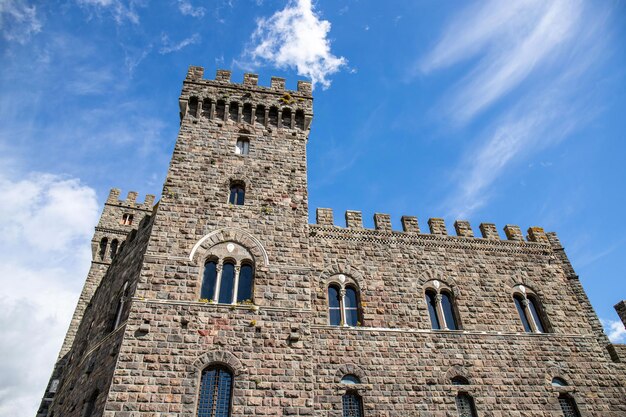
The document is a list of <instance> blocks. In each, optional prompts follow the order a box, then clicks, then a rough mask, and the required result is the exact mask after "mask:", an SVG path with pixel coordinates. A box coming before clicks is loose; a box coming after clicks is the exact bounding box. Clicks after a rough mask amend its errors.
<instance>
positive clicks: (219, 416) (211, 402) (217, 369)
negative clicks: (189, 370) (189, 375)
mask: <svg viewBox="0 0 626 417" xmlns="http://www.w3.org/2000/svg"><path fill="white" fill-rule="evenodd" d="M232 393H233V375H232V373H231V372H230V371H229V370H228V369H227V368H226V367H224V366H221V365H213V366H209V367H208V368H206V369H205V370H204V371H202V376H201V379H200V395H199V396H198V413H197V417H230V409H231V402H232V395H233V394H232Z"/></svg>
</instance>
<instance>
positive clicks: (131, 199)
mask: <svg viewBox="0 0 626 417" xmlns="http://www.w3.org/2000/svg"><path fill="white" fill-rule="evenodd" d="M120 193H121V191H120V189H119V188H111V191H109V196H108V197H107V200H106V204H107V205H114V206H120V207H127V208H132V209H137V210H150V211H151V210H152V207H153V206H154V200H155V198H156V197H155V196H154V194H146V197H145V199H144V201H143V202H137V196H138V193H137V192H136V191H129V192H128V194H127V195H126V198H125V199H124V200H121V199H120Z"/></svg>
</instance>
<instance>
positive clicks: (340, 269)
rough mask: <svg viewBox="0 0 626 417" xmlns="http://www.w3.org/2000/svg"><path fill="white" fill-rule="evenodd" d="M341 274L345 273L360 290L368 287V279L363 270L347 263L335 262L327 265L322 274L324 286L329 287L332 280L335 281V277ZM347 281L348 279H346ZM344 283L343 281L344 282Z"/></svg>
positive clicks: (321, 279) (321, 281)
mask: <svg viewBox="0 0 626 417" xmlns="http://www.w3.org/2000/svg"><path fill="white" fill-rule="evenodd" d="M339 275H344V276H345V277H346V280H348V279H349V280H350V281H351V282H353V283H354V284H355V285H356V286H357V289H358V290H359V291H365V290H366V289H367V280H365V279H364V278H363V274H361V272H360V271H359V270H358V269H356V268H354V267H352V266H350V265H349V264H347V263H341V264H340V263H338V262H337V263H333V264H331V265H329V266H328V267H326V269H324V270H323V271H322V273H321V274H320V283H321V284H322V285H323V287H324V288H325V287H328V284H330V283H331V282H335V279H334V278H335V277H337V276H339ZM346 283H347V281H346ZM342 285H343V283H342Z"/></svg>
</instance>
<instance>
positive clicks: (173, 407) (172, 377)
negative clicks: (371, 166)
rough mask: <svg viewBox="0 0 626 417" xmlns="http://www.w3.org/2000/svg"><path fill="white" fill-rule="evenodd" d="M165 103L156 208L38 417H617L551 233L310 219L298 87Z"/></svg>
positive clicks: (215, 86) (89, 307)
mask: <svg viewBox="0 0 626 417" xmlns="http://www.w3.org/2000/svg"><path fill="white" fill-rule="evenodd" d="M179 103H180V118H181V119H180V120H181V125H180V131H179V134H178V138H177V141H176V146H175V149H174V152H173V156H172V160H171V163H170V166H169V170H168V174H167V177H166V180H165V184H164V187H163V192H162V198H161V201H160V202H159V203H158V204H157V205H156V206H155V207H154V210H153V211H152V214H151V215H145V216H143V218H142V220H141V221H140V222H139V223H138V224H137V225H136V229H133V230H132V231H131V232H130V233H129V234H128V236H127V237H126V240H125V244H124V247H123V248H122V249H120V250H118V251H117V253H116V254H115V256H114V257H113V259H112V260H111V262H110V265H108V266H106V265H105V268H103V275H101V279H100V283H99V285H98V286H97V289H96V291H95V292H94V293H93V296H91V297H90V298H91V300H90V302H88V303H87V304H86V307H84V308H83V307H81V305H79V309H80V310H81V313H77V314H78V316H77V320H79V321H80V323H79V325H78V328H77V330H76V331H75V336H72V335H68V338H69V339H71V338H72V337H73V339H74V340H73V343H72V344H71V348H70V350H69V351H68V352H67V353H66V354H65V355H64V356H63V358H64V362H63V367H62V368H60V371H59V373H58V378H57V379H59V381H60V382H59V384H58V387H57V389H56V394H55V395H54V396H52V395H50V397H51V399H50V406H49V407H48V410H47V415H48V416H49V417H52V416H57V417H59V416H62V417H100V416H106V417H241V416H249V415H253V416H312V415H315V416H320V417H335V416H343V417H361V416H364V415H365V416H369V417H374V416H375V417H392V416H406V415H409V416H419V417H426V416H429V417H431V416H444V415H445V416H457V415H458V416H461V417H468V416H469V417H476V416H481V417H503V416H509V415H519V416H522V415H524V416H526V415H528V416H530V415H532V416H537V417H563V416H564V417H587V416H589V417H591V416H594V417H595V416H602V417H622V416H624V415H626V389H625V387H624V383H623V381H624V380H625V375H626V368H625V363H626V357H625V356H624V355H625V354H626V349H624V348H623V346H619V345H613V344H611V343H609V341H608V339H607V337H606V335H605V334H604V332H603V330H602V327H601V324H600V322H599V320H598V318H597V316H596V315H595V313H594V311H593V309H592V308H591V305H590V303H589V301H588V299H587V297H586V295H585V293H584V291H583V289H582V286H581V284H580V281H579V279H578V276H577V275H576V274H575V272H574V270H573V268H572V266H571V265H570V263H569V260H568V259H567V256H566V255H565V251H564V249H563V246H562V245H561V243H560V242H559V240H558V238H557V237H556V235H555V234H553V233H545V232H544V230H543V229H542V228H539V227H531V228H530V229H528V235H527V236H526V237H524V235H523V234H522V231H521V229H520V228H519V227H518V226H514V225H507V226H505V227H504V236H501V234H500V233H499V232H498V230H497V228H496V226H495V225H494V224H492V223H482V224H481V225H480V226H479V230H480V236H478V235H475V234H474V230H473V229H472V227H471V225H470V224H469V222H467V221H457V222H455V224H454V229H455V231H456V235H454V236H451V235H450V234H449V233H448V228H447V226H446V224H445V221H444V220H443V219H440V218H431V219H429V220H428V231H425V230H422V229H420V224H419V223H418V219H417V218H415V217H412V216H404V217H402V231H396V230H393V229H392V227H391V218H390V216H389V215H387V214H382V213H377V214H375V215H374V225H375V227H374V229H366V228H364V227H363V221H362V214H361V212H360V211H354V210H350V211H347V212H346V213H345V219H346V223H345V227H340V226H338V225H335V222H334V217H333V212H332V210H330V209H318V210H317V222H316V224H311V225H310V224H308V198H307V172H306V142H307V139H308V134H309V128H310V124H311V121H312V115H313V113H312V95H311V85H310V84H309V83H306V82H299V83H298V87H297V90H295V91H290V90H286V89H285V82H284V80H282V79H280V78H272V80H271V83H270V86H269V87H263V86H259V85H257V76H255V75H252V74H246V75H245V76H244V79H243V83H241V84H238V83H233V82H231V80H230V72H228V71H222V70H220V71H218V72H217V76H216V78H215V79H214V80H207V79H204V78H203V69H202V68H199V67H190V69H189V72H188V73H187V77H186V78H185V80H184V82H183V89H182V94H181V96H180V99H179ZM116 199H117V197H116V196H115V198H114V200H116ZM145 209H146V210H147V207H146V208H145ZM119 214H120V213H119V212H116V216H117V218H119ZM103 217H104V215H103ZM114 217H115V216H114ZM104 229H106V228H104ZM102 237H103V236H101V235H97V236H96V238H95V240H94V242H96V243H97V245H96V246H95V247H94V250H95V252H94V254H95V255H94V256H96V258H98V257H99V254H100V252H101V251H99V250H98V249H99V247H100V243H99V242H100V241H101V239H102ZM107 238H109V236H108V235H107ZM104 259H106V251H105V256H104ZM104 269H106V272H104ZM89 279H92V278H91V276H90V278H89ZM92 281H93V282H95V280H93V279H92ZM88 286H89V287H90V288H91V287H92V284H89V285H88ZM86 287H87V286H86ZM87 298H89V297H88V296H85V299H87ZM81 300H82V299H81ZM83 305H84V303H83ZM618 309H620V311H621V312H623V311H626V309H624V306H623V303H622V304H620V305H618ZM81 316H82V317H81ZM72 326H75V324H74V322H73V325H72ZM50 391H51V390H49V392H48V394H50ZM44 415H45V414H44Z"/></svg>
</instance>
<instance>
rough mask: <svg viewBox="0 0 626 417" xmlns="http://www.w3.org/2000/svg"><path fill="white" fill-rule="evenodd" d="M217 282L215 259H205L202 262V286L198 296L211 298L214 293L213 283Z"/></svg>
mask: <svg viewBox="0 0 626 417" xmlns="http://www.w3.org/2000/svg"><path fill="white" fill-rule="evenodd" d="M216 283H217V261H215V260H212V259H210V260H207V261H206V263H205V264H204V275H203V277H202V288H201V289H200V298H201V299H204V300H212V299H214V298H213V296H214V295H215V284H216Z"/></svg>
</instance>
